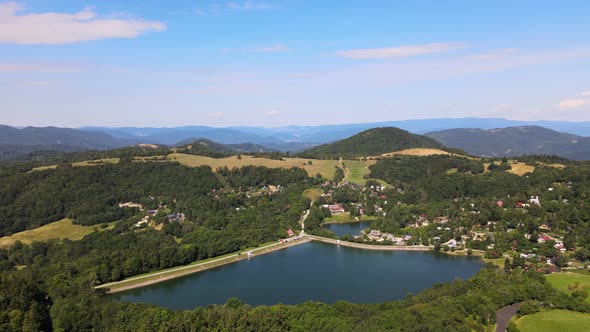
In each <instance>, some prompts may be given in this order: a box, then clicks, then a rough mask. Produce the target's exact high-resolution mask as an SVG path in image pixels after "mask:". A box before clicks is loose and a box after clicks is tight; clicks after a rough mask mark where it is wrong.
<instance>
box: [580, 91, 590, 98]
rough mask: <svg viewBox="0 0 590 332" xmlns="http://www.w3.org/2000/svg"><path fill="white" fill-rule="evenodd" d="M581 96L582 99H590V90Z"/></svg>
mask: <svg viewBox="0 0 590 332" xmlns="http://www.w3.org/2000/svg"><path fill="white" fill-rule="evenodd" d="M580 96H582V97H590V90H589V91H585V92H582V93H580Z"/></svg>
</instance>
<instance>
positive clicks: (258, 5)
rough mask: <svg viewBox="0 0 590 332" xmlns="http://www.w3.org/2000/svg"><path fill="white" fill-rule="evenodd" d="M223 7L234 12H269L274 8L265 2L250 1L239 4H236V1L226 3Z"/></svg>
mask: <svg viewBox="0 0 590 332" xmlns="http://www.w3.org/2000/svg"><path fill="white" fill-rule="evenodd" d="M225 7H226V8H227V9H229V10H235V11H260V10H269V9H274V8H275V7H274V6H273V5H271V4H268V3H266V2H260V1H251V0H247V1H241V2H237V1H231V2H227V3H226V4H225Z"/></svg>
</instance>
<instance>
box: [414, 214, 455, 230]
mask: <svg viewBox="0 0 590 332" xmlns="http://www.w3.org/2000/svg"><path fill="white" fill-rule="evenodd" d="M448 222H449V218H447V217H436V218H434V221H432V222H430V220H428V219H427V218H426V215H425V214H421V215H419V216H418V219H416V222H414V223H412V224H410V225H408V227H410V228H420V227H427V226H430V225H431V224H440V225H444V224H446V223H448ZM438 229H439V230H441V229H442V227H438ZM445 230H447V231H448V230H450V228H448V227H447V228H445Z"/></svg>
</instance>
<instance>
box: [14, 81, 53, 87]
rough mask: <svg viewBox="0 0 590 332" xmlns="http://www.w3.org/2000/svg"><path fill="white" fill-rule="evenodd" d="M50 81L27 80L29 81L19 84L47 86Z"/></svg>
mask: <svg viewBox="0 0 590 332" xmlns="http://www.w3.org/2000/svg"><path fill="white" fill-rule="evenodd" d="M50 84H51V82H50V81H29V82H21V83H20V84H19V85H20V86H47V85H50Z"/></svg>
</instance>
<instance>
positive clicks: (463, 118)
mask: <svg viewBox="0 0 590 332" xmlns="http://www.w3.org/2000/svg"><path fill="white" fill-rule="evenodd" d="M435 120H451V121H452V120H457V121H460V120H477V121H486V120H499V121H508V122H511V121H515V122H524V123H530V124H531V125H539V126H541V124H537V123H538V122H558V123H571V124H587V123H590V121H566V120H545V119H538V120H514V119H507V118H479V117H460V118H459V117H458V118H450V117H446V118H420V119H418V118H417V119H406V120H387V119H384V120H383V121H370V122H345V123H330V122H327V123H304V124H287V125H282V126H280V125H279V126H264V125H241V124H238V125H204V124H191V123H186V124H182V125H177V126H141V125H134V124H123V125H117V126H100V125H92V124H90V125H83V126H72V127H68V126H59V125H51V124H46V125H30V124H18V125H11V124H6V123H0V125H7V126H11V127H14V128H26V127H35V128H43V127H56V128H72V129H81V128H82V129H83V128H113V129H116V128H181V127H201V126H202V127H211V128H221V129H222V128H240V127H244V128H264V129H282V128H289V127H323V126H335V127H337V126H357V125H358V126H362V125H370V124H381V123H389V122H400V123H405V122H412V121H417V122H419V121H435ZM515 126H518V124H515Z"/></svg>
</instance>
